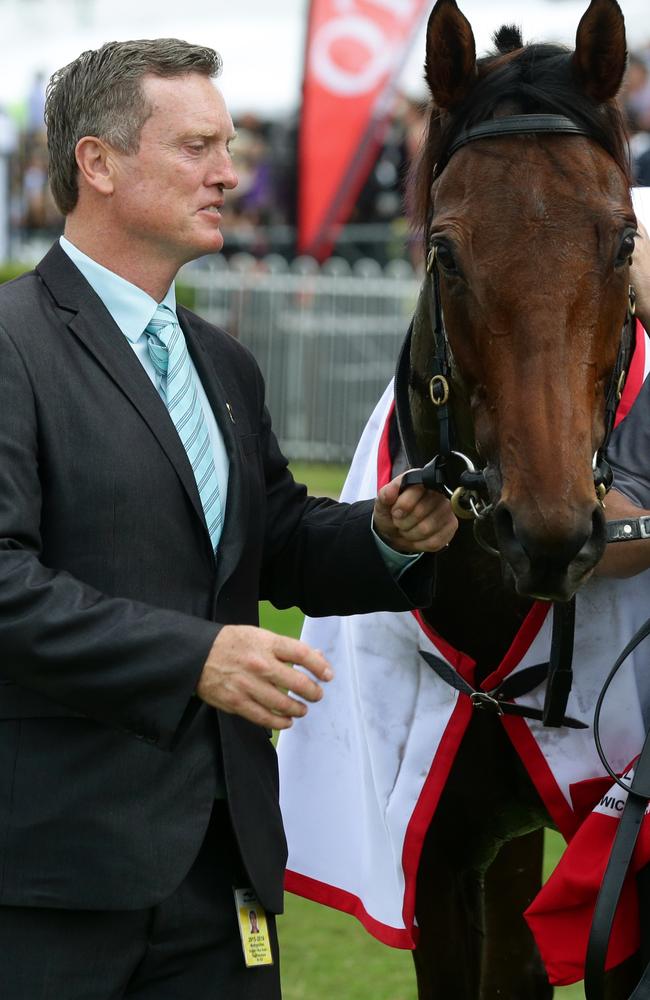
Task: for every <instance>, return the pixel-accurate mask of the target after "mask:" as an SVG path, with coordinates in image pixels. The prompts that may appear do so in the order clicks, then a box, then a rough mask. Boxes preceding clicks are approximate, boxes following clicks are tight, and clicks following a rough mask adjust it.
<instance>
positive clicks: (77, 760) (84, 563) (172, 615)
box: [0, 244, 431, 911]
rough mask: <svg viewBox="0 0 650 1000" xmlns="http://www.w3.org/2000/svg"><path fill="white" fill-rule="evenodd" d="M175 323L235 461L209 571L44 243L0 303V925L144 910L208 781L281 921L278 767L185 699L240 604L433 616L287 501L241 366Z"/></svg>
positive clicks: (225, 349)
mask: <svg viewBox="0 0 650 1000" xmlns="http://www.w3.org/2000/svg"><path fill="white" fill-rule="evenodd" d="M178 314H179V319H180V322H181V325H182V327H183V330H184V332H185V337H186V339H187V343H188V347H189V350H190V353H191V356H192V358H193V360H194V363H195V365H196V368H197V371H198V373H199V376H200V378H201V381H202V383H203V386H204V388H205V391H206V394H207V396H208V398H209V400H210V403H211V406H212V408H213V411H214V414H215V417H216V419H217V421H218V423H219V426H220V429H221V431H222V433H223V436H224V439H225V443H226V447H227V451H228V456H229V460H230V479H229V487H228V497H227V504H226V518H225V526H224V531H223V535H222V539H221V542H220V545H219V549H218V553H217V558H216V560H215V557H214V554H213V552H212V549H211V545H210V539H209V535H208V531H207V528H206V525H205V520H204V517H203V512H202V509H201V504H200V500H199V496H198V492H197V488H196V484H195V482H194V478H193V475H192V471H191V468H190V465H189V463H188V460H187V457H186V454H185V451H184V449H183V447H182V445H181V443H180V440H179V438H178V436H177V434H176V431H175V429H174V427H173V424H172V422H171V420H170V418H169V416H168V414H167V411H166V409H165V406H164V404H163V402H162V401H161V399H160V397H159V396H158V393H157V392H156V390H155V388H154V386H153V385H152V383H151V382H150V380H149V379H148V377H147V375H146V373H145V372H144V370H143V369H142V367H141V365H140V363H139V361H138V359H137V358H136V357H135V355H134V353H133V351H132V348H131V347H130V345H129V344H128V342H127V340H126V338H125V337H124V336H123V335H122V334H121V332H120V331H119V330H118V328H117V327H116V325H115V324H114V322H113V320H112V319H111V317H110V315H109V313H108V312H107V310H106V309H105V307H104V306H103V304H102V303H101V301H100V300H99V298H98V297H97V296H96V295H95V293H94V292H93V291H92V289H91V288H90V287H89V285H88V284H87V282H86V281H85V279H84V278H83V277H82V275H81V274H80V272H79V271H78V270H77V268H76V267H75V266H74V265H73V264H72V262H71V261H70V260H69V258H68V257H67V256H66V255H65V254H64V253H63V251H62V250H61V249H60V247H59V246H58V244H56V245H55V246H54V247H53V248H52V249H51V250H50V252H49V253H48V254H47V256H46V257H45V258H44V260H43V261H41V263H40V264H39V265H38V267H37V268H36V270H35V271H34V272H31V273H29V274H27V275H25V276H23V277H22V278H19V279H18V280H16V281H14V282H11V283H10V284H8V285H5V286H3V287H2V288H0V677H1V678H2V683H1V684H0V720H1V721H0V878H1V884H0V903H4V904H21V905H36V906H59V907H75V908H77V907H78V908H91V909H135V908H139V907H146V906H150V905H153V904H155V903H156V902H158V901H160V900H161V899H163V898H165V897H166V896H167V895H169V894H170V893H171V891H172V890H173V889H174V888H175V887H176V885H177V884H178V883H179V882H180V881H181V880H182V878H183V876H184V875H185V873H186V872H187V870H188V869H189V867H190V865H191V864H192V861H193V860H194V857H195V856H196V854H197V852H198V849H199V846H200V843H201V840H202V838H203V835H204V832H205V829H206V825H207V822H208V818H209V814H210V811H211V807H212V803H213V799H214V792H215V787H216V783H217V781H218V780H219V776H220V775H221V773H222V770H223V775H224V776H225V782H226V786H227V797H228V803H229V807H230V811H231V816H232V820H233V824H234V828H235V831H236V835H237V838H238V841H239V845H240V849H241V852H242V856H243V858H244V862H245V864H246V867H247V870H248V874H249V876H250V879H251V882H252V884H253V886H254V887H255V889H256V890H257V892H258V894H259V897H260V899H261V901H262V903H263V904H264V905H265V906H266V907H267V908H268V909H270V910H272V911H279V910H280V909H281V906H282V878H283V868H284V862H285V842H284V836H283V832H282V824H281V819H280V814H279V809H278V804H277V769H276V760H275V751H274V749H273V747H272V745H271V743H270V741H269V739H268V735H267V733H266V731H265V730H264V729H262V728H260V727H257V726H255V725H252V724H250V723H248V722H246V721H245V720H244V719H241V718H239V717H237V716H234V715H228V714H225V713H217V712H215V711H214V710H212V709H210V708H208V707H207V706H206V705H204V704H203V703H202V702H200V701H199V700H198V699H197V698H196V697H195V696H194V695H193V692H194V689H195V686H196V682H197V679H198V677H199V675H200V672H201V669H202V666H203V664H204V662H205V659H206V656H207V654H208V651H209V649H210V647H211V645H212V642H213V640H214V638H215V636H216V634H217V632H218V629H219V627H220V625H223V624H226V623H237V624H245V623H249V624H257V621H258V618H257V602H258V599H259V598H268V599H270V600H271V601H273V602H274V603H275V604H276V605H277V606H279V607H287V606H291V605H293V604H298V605H299V606H300V607H302V608H303V609H304V610H305V611H306V612H308V613H309V614H312V615H319V614H341V613H343V614H344V613H351V612H354V613H362V612H364V611H368V610H371V609H378V608H384V609H386V610H400V609H406V608H407V607H409V606H410V605H411V602H413V603H418V604H426V603H429V602H430V599H431V560H429V559H425V560H423V561H420V563H418V566H417V567H416V568H415V570H409V571H408V573H407V574H406V575H405V576H406V578H407V579H408V581H409V582H408V584H406V585H405V586H406V587H407V589H408V590H409V594H408V596H407V595H406V593H405V592H404V591H403V590H402V589H401V587H399V586H397V585H396V584H395V583H393V581H392V580H391V578H390V576H389V574H388V573H387V571H386V569H385V567H384V564H383V562H382V560H381V558H380V556H379V555H378V552H377V550H376V546H375V544H374V541H373V539H372V536H371V533H370V527H369V525H370V507H371V505H370V504H369V503H360V504H353V505H351V506H347V505H341V504H335V503H333V502H331V501H328V500H316V499H313V498H308V497H307V496H306V491H305V489H304V487H302V486H299V485H297V484H296V483H295V482H294V481H293V479H292V477H291V476H290V474H289V473H288V471H287V468H286V461H285V459H284V458H283V457H282V455H281V453H280V451H279V449H278V446H277V443H276V440H275V438H274V436H273V433H272V431H271V425H270V420H269V416H268V413H267V411H266V409H265V406H264V389H263V382H262V378H261V376H260V373H259V371H258V368H257V366H256V364H255V362H254V360H253V358H252V357H251V355H250V354H249V353H248V351H246V350H245V349H244V348H243V347H242V346H241V345H240V344H238V343H237V342H236V341H235V340H234V339H233V338H231V337H229V336H228V335H227V334H226V333H224V332H223V331H221V330H218V329H216V328H214V327H212V326H210V325H209V324H208V323H205V322H204V321H203V320H201V319H200V318H199V317H197V316H195V315H193V314H192V313H190V312H188V311H186V310H184V309H179V310H178ZM226 403H228V404H229V405H230V410H231V412H232V417H233V419H231V417H230V416H229V412H228V408H227V406H226Z"/></svg>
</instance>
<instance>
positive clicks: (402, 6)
mask: <svg viewBox="0 0 650 1000" xmlns="http://www.w3.org/2000/svg"><path fill="white" fill-rule="evenodd" d="M358 3H359V0H334V7H335V8H336V10H337V11H338V12H339V13H340V14H347V13H349V12H350V11H353V10H354V9H355V7H356V6H357V4H358ZM414 3H415V0H366V6H368V7H383V8H384V10H387V11H389V12H390V13H391V14H395V16H396V17H404V16H405V15H409V14H412V13H413V7H414ZM359 13H361V12H360V11H359Z"/></svg>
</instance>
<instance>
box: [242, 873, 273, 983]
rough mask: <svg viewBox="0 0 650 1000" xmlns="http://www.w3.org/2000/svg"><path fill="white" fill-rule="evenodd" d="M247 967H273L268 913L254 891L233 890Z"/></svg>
mask: <svg viewBox="0 0 650 1000" xmlns="http://www.w3.org/2000/svg"><path fill="white" fill-rule="evenodd" d="M233 892H234V894H235V905H236V907H237V923H238V924H239V933H240V935H241V943H242V948H243V951H244V961H245V962H246V966H247V967H248V968H249V969H250V968H254V967H255V966H257V965H273V953H272V951H271V941H270V939H269V928H268V924H267V922H266V912H265V910H264V907H263V906H262V904H261V903H260V901H259V900H258V898H257V896H256V895H255V893H254V892H253V890H252V889H233Z"/></svg>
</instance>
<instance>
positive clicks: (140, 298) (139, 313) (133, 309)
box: [59, 236, 176, 344]
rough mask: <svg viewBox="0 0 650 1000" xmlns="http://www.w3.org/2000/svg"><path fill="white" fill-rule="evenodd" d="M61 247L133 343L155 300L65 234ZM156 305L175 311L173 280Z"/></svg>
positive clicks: (149, 315)
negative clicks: (80, 247)
mask: <svg viewBox="0 0 650 1000" xmlns="http://www.w3.org/2000/svg"><path fill="white" fill-rule="evenodd" d="M59 243H60V244H61V249H62V250H63V251H64V252H65V253H66V254H67V255H68V257H69V258H70V260H71V261H72V263H73V264H75V265H76V266H77V267H78V268H79V270H80V271H81V273H82V274H83V276H84V278H85V279H86V281H87V282H88V284H89V285H90V286H91V288H92V289H93V291H95V292H96V293H97V295H98V296H99V298H100V299H101V300H102V302H103V303H104V305H105V306H106V308H107V309H108V311H109V313H110V314H111V316H112V317H113V319H114V320H115V322H116V323H117V325H118V327H119V328H120V330H121V331H122V333H123V334H124V336H125V337H127V339H128V340H130V341H131V343H132V344H135V343H136V341H138V340H139V339H140V337H143V336H144V330H145V327H146V326H147V324H148V323H149V321H150V319H151V317H152V316H153V314H154V313H155V311H156V309H157V307H158V303H157V302H156V301H155V299H153V298H152V297H151V295H148V294H147V292H145V291H143V290H142V288H138V287H137V285H132V284H131V282H130V281H126V279H125V278H121V277H120V276H119V274H115V273H114V271H109V269H108V268H107V267H103V266H102V264H98V263H97V261H96V260H93V259H92V257H88V255H87V254H85V253H82V251H81V250H79V249H78V248H77V247H76V246H75V245H74V244H73V243H71V242H70V240H68V239H66V238H65V236H61V237H59ZM160 305H164V306H167V307H168V308H169V309H171V310H172V312H173V313H174V315H176V292H175V289H174V283H173V282H172V284H171V285H170V286H169V290H168V292H167V294H166V295H165V297H164V299H163V300H162V302H161V303H160Z"/></svg>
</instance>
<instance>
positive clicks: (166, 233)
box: [111, 73, 237, 267]
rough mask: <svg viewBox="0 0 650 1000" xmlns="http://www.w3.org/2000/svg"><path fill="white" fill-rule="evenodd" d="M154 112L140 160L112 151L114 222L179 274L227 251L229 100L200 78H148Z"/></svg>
mask: <svg viewBox="0 0 650 1000" xmlns="http://www.w3.org/2000/svg"><path fill="white" fill-rule="evenodd" d="M142 87H143V90H144V93H145V96H146V97H147V99H148V101H149V102H150V105H151V107H152V108H153V112H152V114H151V116H150V117H149V118H148V119H147V121H146V122H145V123H144V125H143V127H142V131H141V133H140V146H139V149H138V152H137V153H133V154H131V155H125V154H123V153H117V152H115V151H111V162H112V163H113V166H114V171H115V173H114V178H115V188H114V193H113V195H112V210H113V213H114V215H113V218H114V220H115V222H116V223H117V225H118V226H119V227H120V229H121V231H122V232H123V233H126V234H127V235H128V236H130V237H131V238H132V240H133V241H134V245H138V244H140V245H142V246H143V250H144V252H145V253H147V254H148V255H150V256H151V258H152V260H157V261H158V260H165V261H167V262H170V263H172V264H174V265H175V266H176V267H180V266H181V265H182V264H185V263H186V262H187V261H189V260H193V259H194V258H196V257H200V256H202V255H203V254H208V253H217V252H218V251H219V250H221V248H222V246H223V237H222V235H221V232H220V230H219V223H220V220H221V215H220V214H219V209H220V207H221V206H222V205H223V201H224V191H225V190H231V189H232V188H234V187H236V185H237V175H236V173H235V171H234V169H233V166H232V162H231V159H230V142H231V141H232V140H233V138H234V136H235V132H234V128H233V124H232V119H231V117H230V115H229V114H228V110H227V108H226V105H225V102H224V100H223V97H222V96H221V94H220V93H219V91H218V90H217V89H216V87H215V86H214V84H213V83H212V81H211V80H210V79H209V78H208V77H205V76H202V75H200V74H198V73H190V74H187V75H186V76H179V77H173V78H169V79H167V78H161V77H155V76H147V77H145V78H144V80H143V81H142Z"/></svg>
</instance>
